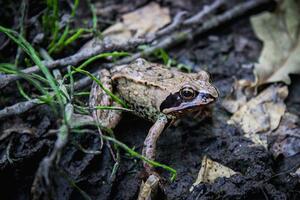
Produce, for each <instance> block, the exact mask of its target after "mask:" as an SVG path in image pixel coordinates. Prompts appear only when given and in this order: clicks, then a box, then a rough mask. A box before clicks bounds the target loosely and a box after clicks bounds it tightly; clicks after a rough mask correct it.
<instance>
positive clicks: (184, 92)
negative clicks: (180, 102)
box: [180, 87, 196, 100]
mask: <svg viewBox="0 0 300 200" xmlns="http://www.w3.org/2000/svg"><path fill="white" fill-rule="evenodd" d="M180 96H181V97H182V98H183V99H185V100H191V99H193V98H195V96H196V92H195V91H194V90H193V88H190V87H184V88H182V89H181V90H180Z"/></svg>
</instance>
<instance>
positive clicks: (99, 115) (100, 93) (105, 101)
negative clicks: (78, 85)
mask: <svg viewBox="0 0 300 200" xmlns="http://www.w3.org/2000/svg"><path fill="white" fill-rule="evenodd" d="M97 78H98V79H99V80H100V81H101V83H102V85H103V86H104V87H105V88H107V89H108V90H110V91H112V90H113V87H112V81H111V76H110V72H109V71H108V70H106V69H103V70H101V71H100V72H99V74H98V77H97ZM89 106H90V108H91V110H92V111H91V114H92V116H93V118H94V120H95V122H96V123H97V124H99V125H100V126H102V127H105V128H109V129H113V128H114V127H116V125H117V124H118V122H119V121H120V119H121V111H118V110H108V109H96V106H118V107H121V105H119V104H117V103H116V102H114V101H113V100H112V98H111V97H110V96H109V95H108V94H106V93H105V91H104V90H103V89H102V88H101V87H100V86H99V85H98V84H97V83H96V82H93V84H92V89H91V92H90V99H89ZM98 132H99V134H100V137H101V147H100V149H102V146H103V141H102V131H101V129H100V128H98Z"/></svg>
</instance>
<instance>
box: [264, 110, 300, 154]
mask: <svg viewBox="0 0 300 200" xmlns="http://www.w3.org/2000/svg"><path fill="white" fill-rule="evenodd" d="M298 121H299V118H298V116H296V115H294V114H291V113H285V115H284V116H283V118H282V120H281V122H280V126H279V127H278V129H276V130H275V131H274V132H272V133H270V134H269V135H270V136H272V137H275V141H274V143H273V144H271V145H270V146H271V148H270V150H271V152H272V153H273V155H274V156H275V157H277V156H278V155H280V154H282V155H284V156H285V157H290V156H293V155H296V154H298V153H299V152H300V127H299V126H298V125H297V122H298Z"/></svg>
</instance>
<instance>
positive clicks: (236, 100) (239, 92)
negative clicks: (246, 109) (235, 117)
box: [222, 80, 251, 113]
mask: <svg viewBox="0 0 300 200" xmlns="http://www.w3.org/2000/svg"><path fill="white" fill-rule="evenodd" d="M250 85H251V81H249V80H235V82H234V84H233V87H232V91H231V92H230V95H228V96H227V97H226V98H225V99H224V100H223V101H222V106H223V107H224V108H225V109H226V110H227V111H228V112H230V113H235V112H236V111H237V110H238V109H239V108H240V107H241V106H243V105H244V104H245V103H246V102H247V96H249V94H247V93H248V91H246V90H247V89H251V88H250V87H249V86H250Z"/></svg>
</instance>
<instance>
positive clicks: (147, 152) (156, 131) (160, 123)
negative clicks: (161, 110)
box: [143, 115, 170, 174]
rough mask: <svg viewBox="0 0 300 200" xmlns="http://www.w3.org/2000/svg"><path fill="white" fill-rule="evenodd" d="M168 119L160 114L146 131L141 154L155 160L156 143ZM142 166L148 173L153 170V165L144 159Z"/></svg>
mask: <svg viewBox="0 0 300 200" xmlns="http://www.w3.org/2000/svg"><path fill="white" fill-rule="evenodd" d="M169 122H170V121H169V120H168V118H167V116H165V115H161V116H159V118H158V119H157V121H156V122H155V123H154V125H153V126H152V127H151V129H150V130H149V132H148V135H147V137H146V139H145V141H144V147H143V156H145V157H146V158H148V159H150V160H155V154H156V143H157V139H158V138H159V136H160V134H161V133H162V132H163V130H164V129H165V127H166V126H167V125H168V124H169ZM144 168H145V170H146V172H147V173H148V174H152V173H153V172H154V170H153V166H151V165H150V164H148V163H147V162H145V161H144Z"/></svg>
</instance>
